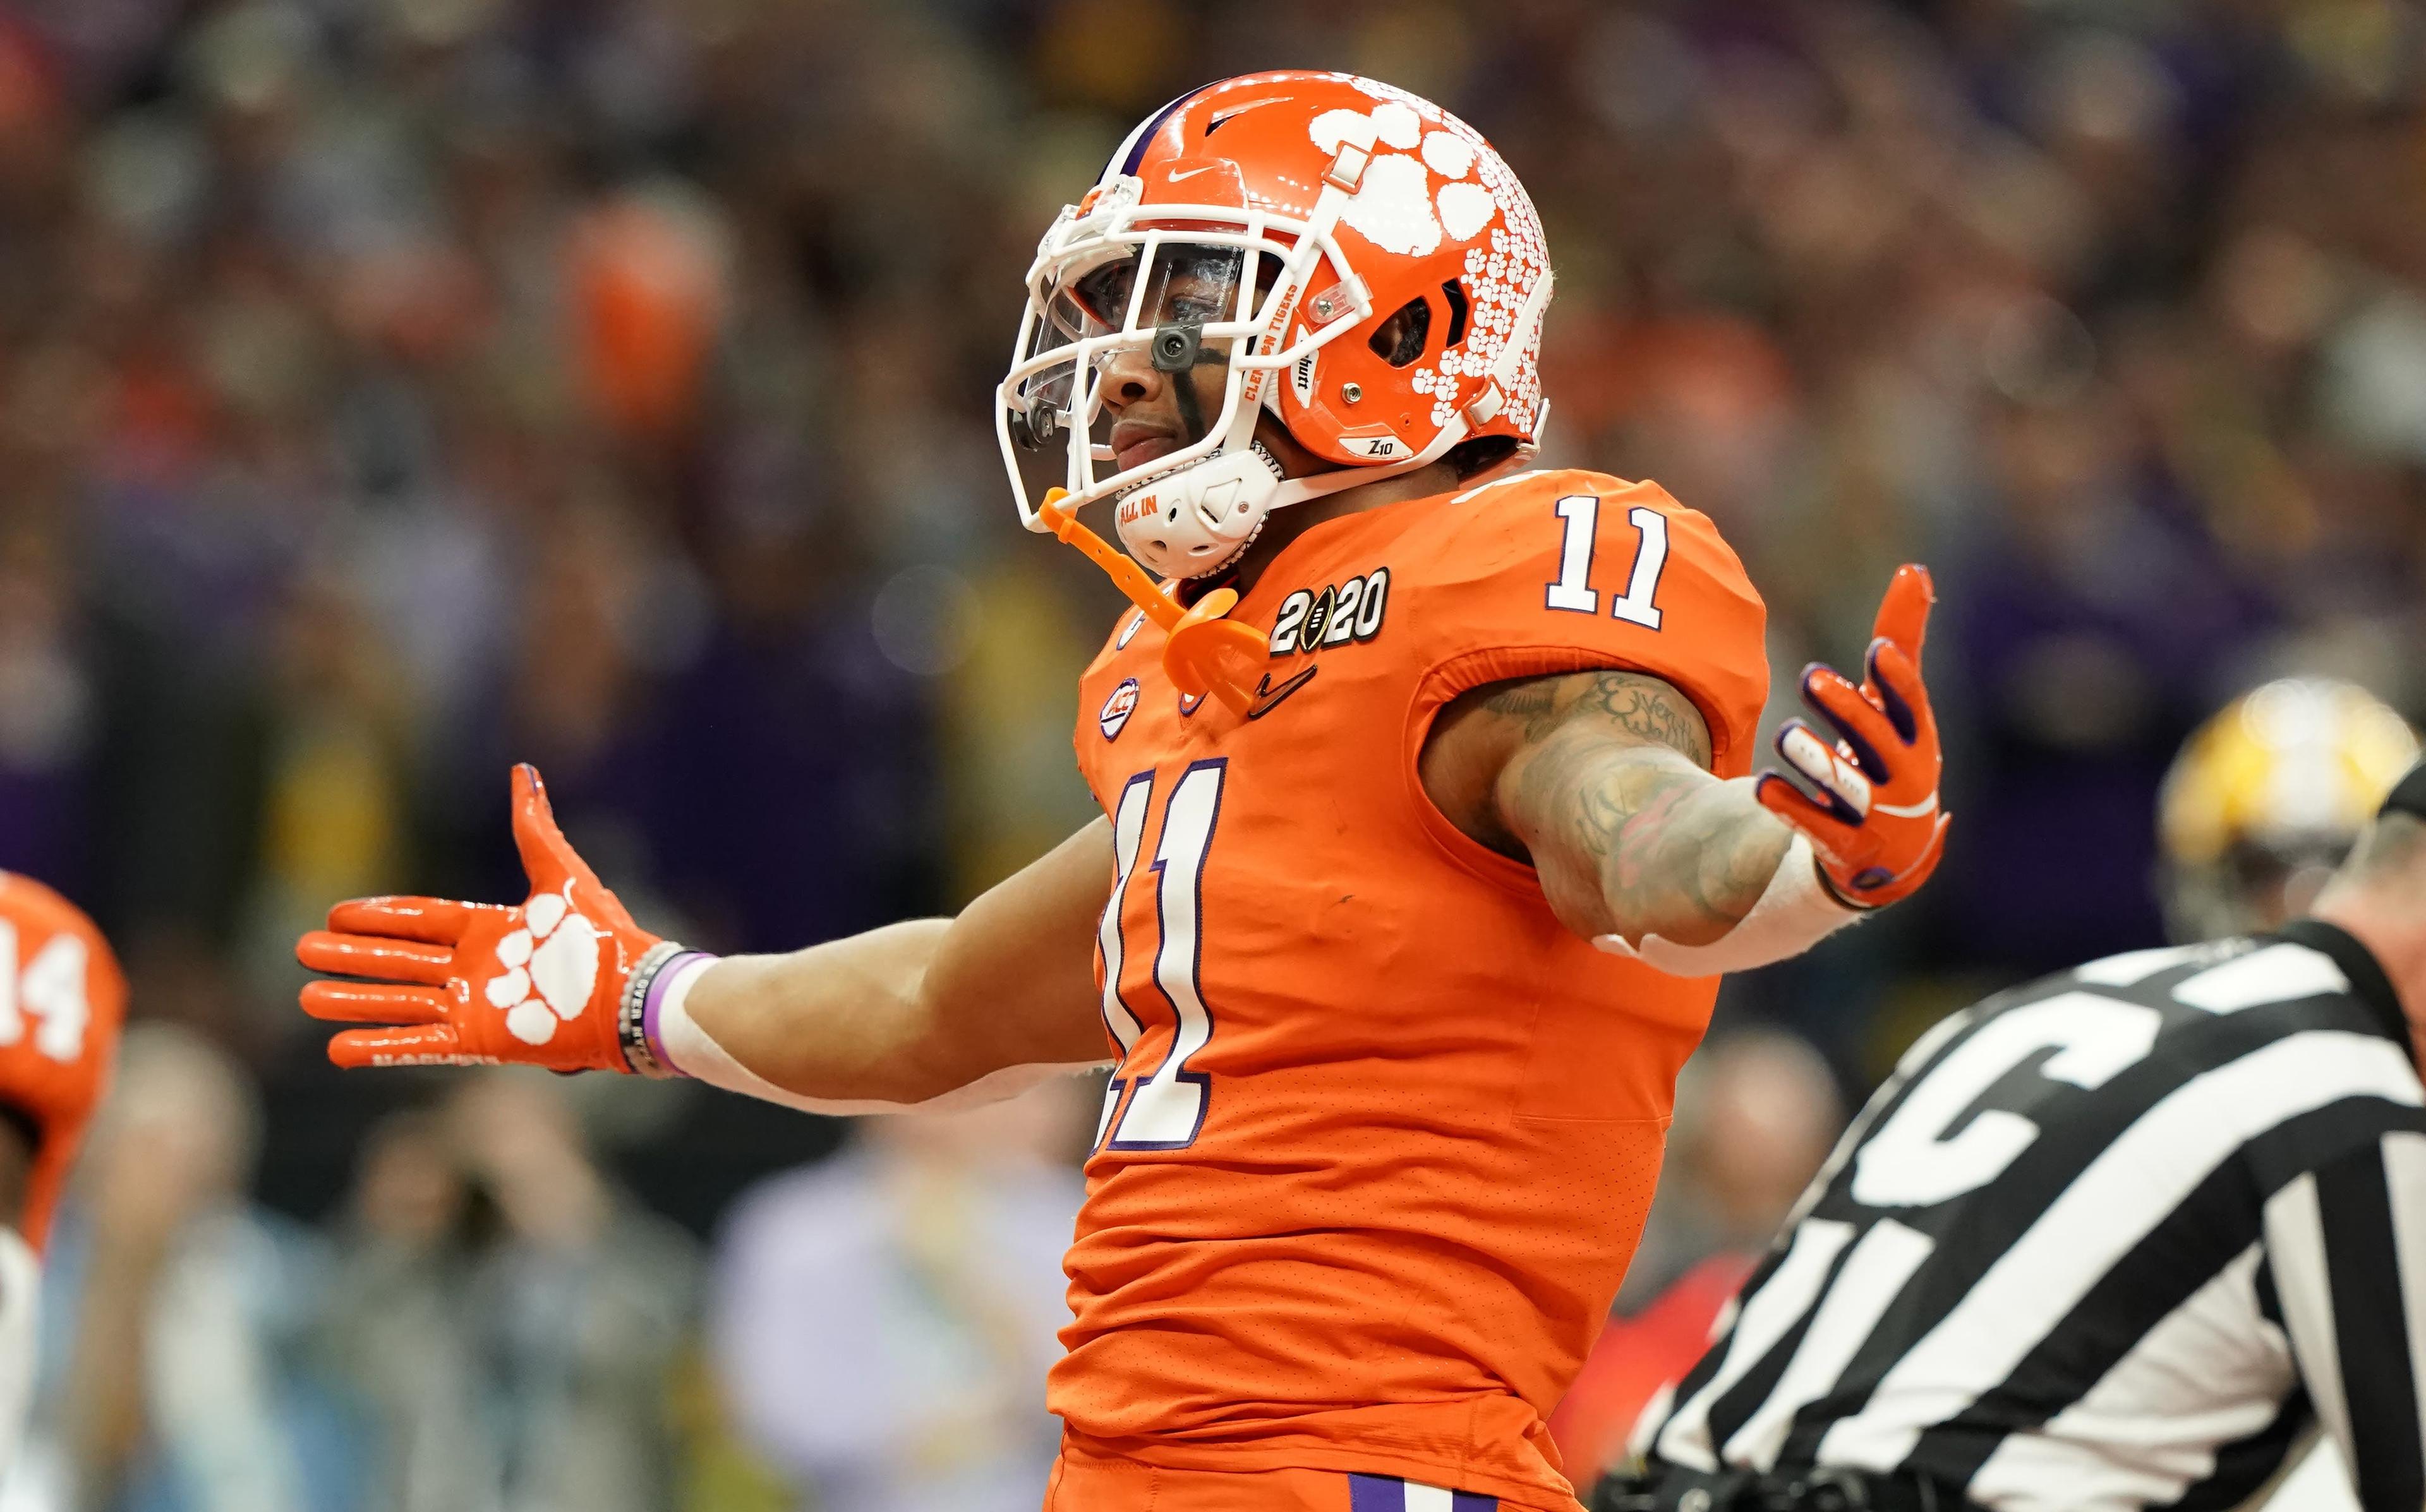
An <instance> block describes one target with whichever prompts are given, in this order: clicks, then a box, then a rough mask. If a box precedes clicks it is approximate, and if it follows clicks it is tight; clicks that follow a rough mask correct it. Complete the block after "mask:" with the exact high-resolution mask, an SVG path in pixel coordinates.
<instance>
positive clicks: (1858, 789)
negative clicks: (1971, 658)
mask: <svg viewBox="0 0 2426 1512" xmlns="http://www.w3.org/2000/svg"><path fill="white" fill-rule="evenodd" d="M1933 602H1935V594H1934V593H1933V591H1932V590H1931V587H1930V582H1929V569H1927V568H1925V567H1921V566H1919V565H1917V563H1910V562H1907V563H1905V564H1904V565H1903V566H1901V567H1899V568H1897V569H1896V574H1895V578H1894V580H1893V581H1892V582H1890V583H1889V584H1888V585H1887V592H1886V598H1885V599H1884V601H1882V602H1881V603H1880V604H1879V616H1878V622H1877V625H1876V627H1875V628H1874V629H1873V630H1872V631H1871V638H1870V648H1869V654H1868V658H1867V661H1866V668H1865V674H1866V675H1865V676H1864V677H1863V679H1862V682H1861V684H1860V685H1859V686H1855V685H1854V684H1853V683H1852V681H1851V680H1849V679H1848V678H1846V677H1845V676H1844V675H1843V674H1841V673H1839V672H1836V671H1835V670H1833V669H1832V668H1826V667H1822V666H1820V664H1819V663H1817V662H1814V663H1812V664H1811V665H1810V666H1809V667H1806V668H1803V701H1804V702H1806V703H1808V704H1809V705H1810V706H1811V710H1812V712H1813V713H1815V714H1817V715H1819V716H1820V718H1822V719H1824V720H1826V721H1827V723H1828V724H1829V726H1830V727H1831V728H1832V729H1834V730H1835V731H1836V739H1835V740H1834V741H1829V740H1825V739H1823V738H1821V737H1820V735H1819V734H1817V733H1816V732H1813V730H1812V729H1811V727H1810V726H1809V725H1807V724H1805V723H1804V722H1803V721H1802V720H1801V719H1788V720H1787V721H1786V723H1785V724H1784V725H1783V726H1782V727H1780V728H1779V730H1778V732H1777V753H1778V754H1779V755H1781V756H1783V757H1785V758H1786V763H1787V765H1788V766H1791V767H1792V768H1794V770H1795V771H1796V772H1798V773H1800V774H1801V775H1802V776H1803V779H1804V780H1806V781H1808V782H1809V783H1810V785H1811V787H1812V788H1813V789H1814V790H1815V791H1816V792H1817V793H1818V794H1819V795H1820V796H1819V800H1818V801H1814V800H1813V799H1812V797H1811V796H1809V795H1807V794H1805V793H1804V792H1803V790H1802V789H1800V788H1798V787H1796V786H1795V785H1794V784H1793V783H1791V782H1789V781H1787V780H1786V779H1785V778H1783V777H1781V776H1779V775H1778V774H1777V773H1775V772H1763V773H1762V774H1761V775H1760V781H1759V786H1758V789H1757V791H1758V793H1759V796H1760V801H1761V802H1762V803H1763V804H1765V805H1766V806H1767V807H1768V808H1769V810H1770V811H1771V812H1773V813H1775V814H1776V815H1777V816H1778V817H1779V818H1781V819H1783V820H1785V821H1786V822H1787V824H1790V825H1792V826H1793V827H1794V828H1797V829H1799V830H1801V831H1803V834H1804V835H1805V836H1807V837H1808V838H1809V839H1810V842H1811V848H1812V849H1813V850H1814V851H1815V852H1817V853H1818V855H1819V859H1820V875H1821V876H1822V877H1825V878H1826V879H1827V882H1828V887H1829V890H1830V891H1831V892H1833V893H1836V896H1837V897H1838V898H1840V899H1842V900H1843V901H1844V902H1846V903H1849V904H1852V906H1853V907H1855V908H1863V909H1875V908H1884V906H1885V905H1887V904H1890V903H1893V902H1894V901H1896V900H1897V899H1898V898H1900V897H1904V896H1906V895H1907V894H1909V893H1912V892H1913V891H1914V890H1915V889H1917V888H1918V887H1919V886H1920V884H1921V883H1923V882H1925V881H1927V880H1929V874H1930V873H1931V872H1933V871H1935V870H1936V869H1937V858H1938V857H1939V856H1940V855H1941V854H1942V853H1943V852H1944V850H1945V846H1946V825H1947V814H1946V812H1945V811H1944V810H1943V809H1942V808H1941V807H1940V806H1939V804H1938V801H1937V782H1938V776H1939V774H1940V772H1941V770H1942V769H1943V768H1944V766H1945V757H1944V754H1943V752H1942V751H1941V750H1940V749H1939V747H1938V740H1937V716H1935V715H1934V714H1933V713H1932V712H1931V710H1930V707H1929V689H1928V688H1927V687H1926V686H1925V685H1923V684H1922V683H1921V681H1920V649H1921V642H1922V641H1923V640H1924V639H1925V638H1926V637H1927V635H1928V631H1929V607H1930V605H1931V603H1933Z"/></svg>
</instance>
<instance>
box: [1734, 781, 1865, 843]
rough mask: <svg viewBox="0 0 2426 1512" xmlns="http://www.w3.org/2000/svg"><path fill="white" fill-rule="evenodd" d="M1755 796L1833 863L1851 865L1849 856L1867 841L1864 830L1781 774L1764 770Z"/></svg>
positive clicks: (1756, 786)
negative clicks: (1844, 819) (1841, 817)
mask: <svg viewBox="0 0 2426 1512" xmlns="http://www.w3.org/2000/svg"><path fill="white" fill-rule="evenodd" d="M1753 796H1755V797H1757V798H1758V799H1759V800H1760V805H1761V807H1762V808H1764V809H1767V810H1768V811H1769V812H1771V813H1773V814H1775V815H1777V816H1778V817H1779V818H1780V819H1783V820H1785V821H1786V822H1787V824H1789V825H1792V826H1793V827H1794V828H1796V829H1798V830H1800V831H1801V832H1802V833H1803V837H1804V838H1805V839H1807V840H1809V841H1810V842H1811V848H1812V849H1814V850H1816V851H1818V852H1819V853H1820V857H1821V859H1822V860H1824V861H1828V862H1829V863H1830V864H1831V865H1836V866H1844V865H1847V864H1849V862H1848V861H1847V858H1848V857H1850V856H1852V855H1855V854H1857V853H1858V848H1859V846H1860V845H1861V844H1862V840H1863V836H1862V832H1861V830H1859V829H1858V828H1854V827H1853V826H1852V825H1849V824H1847V823H1845V822H1844V821H1843V820H1841V819H1839V818H1837V817H1836V814H1835V813H1834V812H1831V811H1829V810H1827V809H1824V808H1822V807H1820V805H1819V804H1818V803H1816V802H1814V801H1812V798H1811V796H1810V795H1809V794H1807V793H1805V792H1803V790H1802V789H1801V788H1799V787H1796V786H1795V785H1794V784H1793V783H1791V782H1789V781H1787V780H1786V779H1785V778H1783V777H1780V776H1779V775H1778V774H1777V773H1775V772H1763V773H1761V774H1760V777H1759V779H1758V780H1757V781H1755V783H1754V785H1753Z"/></svg>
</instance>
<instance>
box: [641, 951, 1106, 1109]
mask: <svg viewBox="0 0 2426 1512" xmlns="http://www.w3.org/2000/svg"><path fill="white" fill-rule="evenodd" d="M717 959H718V957H713V956H703V957H700V958H698V959H697V960H689V961H684V962H683V963H682V964H680V965H679V966H676V967H675V968H674V973H675V974H674V978H673V980H672V981H671V982H668V983H667V984H666V987H665V996H664V998H663V999H662V1000H661V1001H660V1002H659V1004H658V1005H657V1012H656V1024H655V1037H656V1042H657V1046H658V1048H659V1049H660V1050H661V1051H662V1052H663V1053H664V1057H665V1059H666V1060H667V1062H668V1063H669V1064H670V1065H671V1067H672V1069H673V1070H677V1071H680V1072H681V1073H682V1074H684V1075H685V1076H694V1077H697V1078H698V1079H699V1080H701V1081H703V1082H705V1083H707V1084H708V1085H709V1086H720V1087H722V1088H724V1089H725V1090H726V1091H728V1092H738V1093H740V1094H741V1095H742V1096H744V1097H754V1098H756V1099H758V1100H759V1101H760V1102H778V1103H781V1104H783V1105H784V1107H787V1108H798V1109H799V1110H800V1111H801V1112H802V1113H822V1114H826V1115H829V1116H831V1117H835V1118H848V1117H850V1116H853V1115H857V1114H863V1113H907V1112H910V1111H911V1110H913V1109H916V1110H918V1111H920V1112H946V1111H948V1110H950V1109H953V1108H965V1107H975V1106H978V1104H980V1103H986V1102H1004V1101H1007V1100H1008V1099H1011V1098H1014V1097H1017V1096H1018V1095H1019V1094H1020V1093H1022V1092H1025V1091H1027V1089H1028V1088H1030V1087H1032V1086H1041V1085H1043V1083H1045V1082H1048V1081H1051V1080H1052V1079H1053V1078H1054V1077H1056V1076H1067V1075H1076V1074H1077V1073H1078V1072H1081V1071H1088V1070H1094V1069H1095V1068H1097V1067H1099V1066H1101V1065H1103V1064H1104V1063H1103V1062H1101V1061H1086V1062H1080V1063H1076V1064H1073V1065H1068V1066H1006V1067H1004V1068H1002V1069H1001V1070H995V1071H989V1072H987V1073H986V1074H985V1075H983V1076H980V1077H978V1079H977V1080H976V1081H974V1082H970V1083H968V1084H967V1085H966V1086H957V1087H954V1088H953V1089H952V1090H950V1091H948V1092H946V1093H943V1094H941V1095H940V1096H937V1097H931V1098H929V1099H928V1100H927V1101H926V1102H882V1101H880V1100H877V1099H872V1098H824V1097H802V1096H801V1094H800V1093H798V1092H793V1091H788V1090H786V1089H784V1087H780V1086H776V1085H775V1084H774V1083H772V1082H770V1081H768V1080H767V1079H766V1078H765V1077H763V1076H761V1075H759V1074H758V1073H757V1072H755V1071H753V1070H751V1069H750V1068H749V1067H747V1066H744V1065H742V1064H741V1062H739V1061H738V1060H736V1059H734V1057H733V1055H732V1054H731V1053H730V1052H729V1051H727V1050H726V1049H725V1048H724V1047H723V1046H722V1045H720V1044H718V1043H717V1042H716V1037H715V1036H713V1035H711V1034H709V1033H708V1032H707V1031H706V1030H705V1029H704V1028H702V1027H701V1026H700V1023H699V1021H698V1020H696V1019H694V1018H692V1017H691V1016H690V1008H689V1001H690V989H691V988H692V987H693V986H695V985H696V984H697V983H698V981H699V979H700V977H701V975H702V974H703V973H705V972H706V970H707V969H708V968H709V967H711V966H713V965H715V964H716V963H717Z"/></svg>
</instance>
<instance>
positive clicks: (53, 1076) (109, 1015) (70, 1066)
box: [0, 872, 126, 1470]
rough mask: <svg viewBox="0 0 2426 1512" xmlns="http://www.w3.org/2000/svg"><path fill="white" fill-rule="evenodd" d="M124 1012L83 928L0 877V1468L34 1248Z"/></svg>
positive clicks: (14, 1410) (13, 1429)
mask: <svg viewBox="0 0 2426 1512" xmlns="http://www.w3.org/2000/svg"><path fill="white" fill-rule="evenodd" d="M125 1011H126V981H125V978H124V977H123V976H121V974H120V973H119V970H118V959H117V957H114V956H112V955H111V954H110V951H109V944H108V942H107V941H105V940H103V939H102V938H101V931H100V930H98V929H96V928H94V927H93V925H92V921H91V920H89V919H88V918H86V917H85V916H84V914H83V913H82V912H81V911H79V910H78V909H77V908H76V906H75V905H74V904H73V903H70V902H69V901H68V900H67V899H65V898H63V897H61V896H59V895H58V894H57V893H54V892H52V891H51V890H50V889H49V888H47V887H44V886H43V885H42V884H41V883H40V882H37V881H35V880H33V879H32V878H31V877H19V876H17V875H16V874H14V873H12V872H0V1470H5V1469H6V1468H7V1467H8V1462H9V1461H10V1460H11V1459H13V1458H14V1457H15V1456H16V1450H17V1442H18V1440H19V1438H20V1437H21V1436H22V1435H23V1433H24V1426H25V1413H26V1409H27V1408H28V1407H31V1406H32V1403H33V1386H34V1356H35V1345H36V1342H37V1340H36V1336H37V1324H38V1322H39V1304H40V1290H41V1276H42V1268H41V1266H42V1263H41V1253H42V1247H43V1245H44V1243H45V1242H46V1241H47V1240H48V1239H49V1237H50V1231H51V1216H52V1214H53V1213H54V1211H56V1209H57V1206H58V1200H59V1192H60V1189H61V1188H62V1187H64V1186H65V1185H66V1184H67V1178H68V1171H69V1168H70V1167H71V1166H73V1165H74V1164H75V1156H76V1149H77V1147H78V1146H79V1145H81V1144H82V1143H83V1142H84V1133H85V1127H86V1125H87V1124H89V1122H90V1121H91V1118H92V1110H93V1107H94V1105H95V1104H96V1103H98V1102H100V1101H101V1094H102V1092H103V1091H104V1089H105V1087H106V1086H107V1084H108V1081H109V1070H110V1068H111V1066H112V1065H113V1064H114V1063H115V1061H116V1059H117V1054H118V1030H119V1025H120V1023H121V1021H122V1020H123V1019H124V1017H125Z"/></svg>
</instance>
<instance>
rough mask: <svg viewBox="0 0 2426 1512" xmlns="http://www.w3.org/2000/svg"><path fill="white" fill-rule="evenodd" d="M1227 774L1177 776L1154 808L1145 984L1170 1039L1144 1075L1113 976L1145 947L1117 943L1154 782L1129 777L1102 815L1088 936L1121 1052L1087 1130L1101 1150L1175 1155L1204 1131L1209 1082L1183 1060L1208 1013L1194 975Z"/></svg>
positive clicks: (1198, 1043)
mask: <svg viewBox="0 0 2426 1512" xmlns="http://www.w3.org/2000/svg"><path fill="white" fill-rule="evenodd" d="M1228 771H1229V763H1228V762H1227V760H1226V759H1216V760H1213V761H1204V762H1198V763H1197V764H1194V765H1193V766H1190V767H1189V768H1188V769H1187V770H1186V771H1184V772H1182V773H1180V774H1179V780H1177V781H1176V782H1174V783H1173V784H1172V789H1171V796H1170V797H1169V799H1167V800H1166V801H1165V802H1164V804H1163V806H1162V838H1161V839H1160V840H1159V841H1158V842H1156V845H1155V848H1154V861H1153V864H1152V866H1151V867H1150V868H1149V871H1150V872H1151V874H1152V877H1153V883H1152V886H1153V887H1154V890H1155V891H1154V897H1155V919H1156V924H1157V925H1158V926H1159V927H1158V931H1157V932H1158V933H1159V935H1160V937H1161V938H1160V939H1159V940H1157V941H1154V943H1153V949H1154V986H1155V992H1156V996H1157V997H1159V998H1161V999H1162V1005H1164V1006H1166V1007H1168V1008H1169V1010H1170V1012H1171V1015H1172V1037H1171V1044H1170V1047H1169V1048H1168V1049H1167V1050H1165V1051H1164V1052H1163V1055H1162V1060H1161V1062H1160V1063H1159V1064H1157V1065H1156V1066H1155V1068H1154V1069H1153V1070H1152V1071H1151V1072H1148V1071H1147V1070H1146V1069H1145V1068H1144V1066H1143V1065H1141V1064H1140V1056H1139V1054H1138V1041H1139V1040H1140V1039H1142V1038H1143V1037H1144V1036H1145V1025H1144V1023H1143V1021H1140V1019H1139V1017H1138V1015H1137V1013H1136V1012H1135V1011H1134V1010H1133V1009H1132V1008H1131V1007H1130V1005H1129V1004H1128V1003H1127V1001H1126V1000H1125V999H1124V998H1123V997H1122V996H1121V971H1122V968H1123V967H1124V965H1125V964H1126V963H1127V961H1128V958H1129V953H1130V951H1131V950H1132V948H1136V949H1143V948H1145V946H1146V944H1147V942H1146V941H1131V940H1129V939H1128V938H1127V935H1126V932H1125V931H1124V929H1123V927H1122V924H1121V911H1122V907H1123V905H1124V903H1125V902H1126V901H1127V898H1128V893H1129V878H1130V877H1131V876H1132V875H1133V874H1134V873H1135V872H1136V871H1137V863H1138V858H1139V855H1140V851H1141V850H1142V848H1143V845H1144V841H1145V829H1146V819H1147V815H1148V812H1149V811H1150V810H1151V809H1152V808H1153V807H1154V788H1155V774H1154V773H1152V772H1140V773H1139V774H1137V776H1135V777H1132V778H1130V779H1129V780H1128V782H1127V784H1126V785H1125V786H1124V787H1123V788H1122V789H1121V800H1120V802H1119V803H1118V804H1117V805H1115V806H1114V808H1113V811H1112V856H1113V866H1114V872H1113V880H1112V897H1111V901H1110V902H1109V903H1108V904H1106V905H1105V907H1104V918H1103V923H1102V924H1101V925H1098V926H1097V928H1096V931H1095V946H1096V949H1097V950H1099V951H1100V952H1101V953H1102V955H1103V960H1104V1024H1105V1026H1106V1027H1107V1028H1108V1029H1109V1030H1110V1031H1111V1033H1112V1038H1113V1039H1114V1040H1116V1041H1118V1042H1119V1044H1120V1047H1121V1066H1120V1070H1119V1073H1118V1074H1116V1075H1115V1076H1113V1078H1112V1082H1111V1086H1108V1087H1107V1088H1106V1089H1105V1091H1104V1117H1103V1121H1102V1123H1101V1124H1100V1125H1099V1126H1098V1128H1097V1129H1096V1132H1095V1142H1096V1144H1097V1145H1099V1146H1101V1147H1102V1148H1104V1149H1106V1150H1185V1149H1187V1148H1188V1147H1189V1145H1191V1144H1193V1143H1195V1140H1196V1134H1197V1131H1198V1130H1200V1129H1202V1128H1204V1127H1205V1104H1206V1103H1207V1102H1210V1101H1211V1099H1212V1090H1213V1089H1212V1085H1211V1080H1210V1078H1208V1077H1206V1076H1205V1074H1204V1073H1203V1072H1201V1071H1191V1070H1189V1069H1188V1061H1189V1057H1190V1056H1192V1055H1194V1054H1197V1053H1198V1052H1200V1051H1202V1050H1203V1049H1204V1048H1205V1045H1206V1044H1207V1043H1209V1042H1210V1041H1211V1040H1212V1038H1213V1014H1212V1010H1211V1009H1209V1008H1207V1007H1206V1006H1205V982H1204V975H1203V972H1202V969H1201V966H1202V960H1203V956H1204V951H1203V949H1202V942H1203V939H1204V920H1203V912H1204V906H1205V856H1206V854H1207V853H1208V852H1209V851H1210V850H1211V849H1212V845H1213V828H1214V826H1215V825H1216V824H1218V823H1219V822H1220V820H1221V783H1222V780H1223V779H1224V777H1225V776H1226V775H1227V773H1228ZM1124 1093H1125V1094H1126V1104H1125V1105H1124V1103H1123V1095H1124ZM1107 1135H1108V1136H1109V1137H1108V1139H1107V1137H1106V1136H1107Z"/></svg>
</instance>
